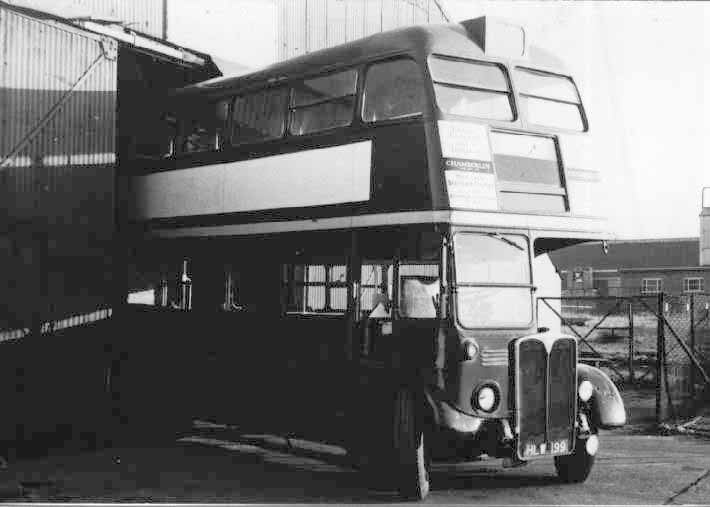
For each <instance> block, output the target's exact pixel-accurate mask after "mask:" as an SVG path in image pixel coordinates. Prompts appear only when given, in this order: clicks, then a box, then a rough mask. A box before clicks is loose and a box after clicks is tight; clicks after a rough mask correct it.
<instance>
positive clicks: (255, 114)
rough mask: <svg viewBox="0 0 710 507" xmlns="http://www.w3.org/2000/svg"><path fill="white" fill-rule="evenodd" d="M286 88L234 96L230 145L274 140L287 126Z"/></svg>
mask: <svg viewBox="0 0 710 507" xmlns="http://www.w3.org/2000/svg"><path fill="white" fill-rule="evenodd" d="M287 101H288V89H287V88H275V89H271V90H261V91H258V92H256V93H249V94H245V95H240V96H239V97H237V98H235V99H234V108H233V112H232V144H234V145H237V144H247V143H258V142H261V141H268V140H269V139H276V138H279V137H281V136H282V135H283V133H284V129H285V125H286V104H287Z"/></svg>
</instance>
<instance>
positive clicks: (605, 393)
mask: <svg viewBox="0 0 710 507" xmlns="http://www.w3.org/2000/svg"><path fill="white" fill-rule="evenodd" d="M588 130H589V126H588V121H587V116H586V114H585V110H584V107H583V105H582V101H581V99H580V95H579V93H578V90H577V88H576V86H575V83H574V81H573V80H572V78H571V77H570V75H569V73H568V72H567V71H566V70H565V68H564V66H563V65H562V64H561V63H560V62H559V61H558V60H557V59H556V58H555V57H554V56H552V55H550V54H548V53H546V52H544V51H542V50H540V49H537V48H535V47H533V46H527V45H526V44H525V38H524V34H523V32H522V29H521V28H519V27H515V26H512V25H506V24H503V23H499V22H492V21H490V20H487V19H485V18H479V19H475V20H470V21H465V22H462V23H454V24H446V25H428V26H423V27H411V28H404V29H399V30H396V31H392V32H386V33H382V34H377V35H373V36H371V37H368V38H365V39H362V40H359V41H356V42H351V43H348V44H344V45H341V46H337V47H334V48H330V49H325V50H322V51H318V52H315V53H311V54H308V55H305V56H301V57H298V58H295V59H293V60H289V61H285V62H281V63H277V64H274V65H272V66H270V67H268V68H266V69H264V70H260V71H257V72H254V73H251V74H247V75H244V76H240V77H233V78H219V79H216V80H211V81H207V82H204V83H200V84H196V85H192V86H188V87H186V88H184V89H181V90H178V91H176V92H175V93H174V94H173V95H172V96H171V97H170V100H169V102H168V104H167V106H166V121H165V127H164V130H163V131H161V132H156V133H155V134H156V138H155V139H154V140H152V141H151V143H152V145H153V146H154V147H155V153H156V156H155V158H154V159H152V160H142V161H140V163H137V162H136V163H135V164H134V167H133V170H132V172H131V174H130V175H127V176H126V181H125V188H126V191H125V193H124V194H123V199H122V204H121V206H122V213H123V216H124V218H125V229H124V230H126V231H128V234H129V237H130V240H131V252H130V265H131V271H130V282H129V295H128V303H129V305H128V309H127V310H126V311H125V315H126V316H127V317H130V319H131V320H130V321H131V322H133V323H136V326H138V323H140V326H139V327H140V329H141V330H142V331H144V332H146V333H147V334H148V336H147V337H146V339H149V336H151V335H152V336H155V335H162V336H169V337H170V339H171V340H172V341H173V342H174V343H175V344H176V348H178V347H179V348H180V349H181V350H183V351H184V350H187V351H188V353H187V354H185V355H184V356H183V357H184V359H183V360H184V364H182V365H181V367H180V368H178V370H180V371H181V375H182V376H183V378H182V379H181V385H182V386H183V388H184V386H185V385H188V386H189V388H185V389H184V392H183V393H182V398H181V400H180V401H181V403H183V404H184V406H185V413H186V415H189V416H195V417H197V416H199V417H204V418H212V419H214V420H217V421H224V422H229V423H232V424H236V425H237V426H238V427H240V428H243V429H246V428H259V429H260V430H262V431H274V432H280V433H282V434H287V435H299V436H303V437H306V438H316V439H319V440H323V441H328V442H337V443H339V444H340V445H342V446H343V447H345V448H346V449H347V451H348V454H349V455H350V456H352V458H353V462H354V463H357V464H358V465H360V466H363V467H366V468H368V469H370V470H379V471H381V474H380V476H381V477H383V478H386V479H387V480H388V481H389V482H390V484H391V485H392V487H393V488H394V489H397V490H398V491H399V492H400V493H401V494H402V495H403V496H405V497H407V498H414V499H421V498H424V497H425V496H426V495H427V493H428V491H429V488H430V477H429V471H430V466H431V463H432V462H436V461H465V460H474V459H478V458H480V457H481V456H484V455H487V456H489V457H498V458H503V459H504V464H507V465H521V464H524V463H526V462H528V461H531V460H537V459H540V458H554V465H555V467H556V470H557V473H558V475H559V477H560V478H561V479H562V480H563V481H567V482H579V481H584V480H585V479H586V478H587V476H588V474H589V472H590V470H591V467H592V464H593V462H594V456H595V453H596V451H597V448H598V445H599V440H598V430H599V429H600V428H611V427H615V426H620V425H623V424H624V422H625V412H624V407H623V403H622V401H621V398H620V397H619V393H618V391H617V390H616V388H615V386H614V384H613V383H612V382H611V381H610V380H609V378H608V377H607V376H606V375H605V374H604V373H602V372H601V371H599V370H597V369H595V368H592V367H590V366H586V365H582V364H578V361H577V356H578V352H577V342H576V340H575V339H574V338H572V337H570V336H567V335H564V334H561V333H560V332H559V330H553V329H549V328H548V327H544V326H542V325H541V324H540V323H539V322H538V320H537V316H536V312H535V302H536V294H538V293H539V292H538V291H541V290H542V289H543V286H544V285H545V284H546V283H547V281H548V279H549V277H548V276H546V275H544V273H547V272H549V269H547V268H549V265H548V264H549V261H548V260H547V256H546V255H545V254H546V253H547V252H549V251H550V250H553V249H556V248H560V247H563V246H566V245H570V244H573V243H576V242H580V241H587V240H600V239H604V238H605V237H606V232H605V222H604V220H603V219H600V218H597V217H595V210H596V208H597V201H596V199H597V198H598V197H596V193H597V190H598V189H597V187H598V185H599V174H598V173H597V172H596V171H595V170H594V169H593V168H591V167H589V166H588V165H587V163H586V160H587V159H588V157H587V156H586V155H587V154H588V147H587V141H586V138H587V133H588ZM148 144H150V143H148ZM163 361H164V363H166V364H167V363H169V362H174V361H176V359H175V357H174V356H173V355H171V353H170V350H167V351H166V354H165V357H164V360H163ZM157 366H159V365H157ZM173 370H174V368H173Z"/></svg>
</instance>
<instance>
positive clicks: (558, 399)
mask: <svg viewBox="0 0 710 507" xmlns="http://www.w3.org/2000/svg"><path fill="white" fill-rule="evenodd" d="M543 336H544V335H543ZM514 347H515V352H514V354H513V363H514V368H515V369H514V371H515V379H514V385H515V405H516V410H515V413H516V428H517V434H518V440H517V453H518V457H519V458H521V459H532V458H536V457H540V456H550V455H557V454H569V453H570V452H572V450H573V447H574V425H575V420H576V417H577V414H576V410H577V403H576V401H577V400H576V388H577V378H576V377H577V370H576V366H577V343H576V341H575V340H574V339H573V338H569V337H561V338H556V339H555V338H547V337H544V338H541V337H530V338H522V339H520V340H519V341H517V342H516V343H515V345H514Z"/></svg>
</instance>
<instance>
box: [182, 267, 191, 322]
mask: <svg viewBox="0 0 710 507" xmlns="http://www.w3.org/2000/svg"><path fill="white" fill-rule="evenodd" d="M180 309H181V310H191V309H192V279H191V278H190V277H189V276H188V275H187V259H185V260H183V261H182V274H181V275H180Z"/></svg>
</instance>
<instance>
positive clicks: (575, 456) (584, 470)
mask: <svg viewBox="0 0 710 507" xmlns="http://www.w3.org/2000/svg"><path fill="white" fill-rule="evenodd" d="M590 438H595V439H596V438H597V436H596V435H590ZM587 440H588V439H587V438H578V439H577V441H576V442H575V446H574V452H573V453H572V454H570V455H568V456H555V469H556V470H557V476H558V477H559V478H560V479H561V480H562V482H566V483H568V484H573V483H580V482H584V481H586V480H587V477H589V473H590V472H591V471H592V467H593V466H594V455H592V454H589V452H587Z"/></svg>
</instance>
